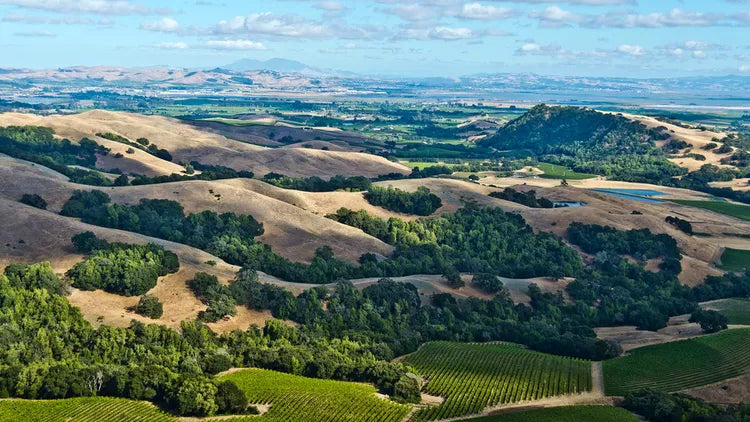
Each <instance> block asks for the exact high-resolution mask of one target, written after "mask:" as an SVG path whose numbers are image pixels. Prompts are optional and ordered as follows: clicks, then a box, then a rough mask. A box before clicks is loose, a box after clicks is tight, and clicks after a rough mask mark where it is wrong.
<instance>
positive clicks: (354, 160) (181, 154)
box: [0, 110, 410, 177]
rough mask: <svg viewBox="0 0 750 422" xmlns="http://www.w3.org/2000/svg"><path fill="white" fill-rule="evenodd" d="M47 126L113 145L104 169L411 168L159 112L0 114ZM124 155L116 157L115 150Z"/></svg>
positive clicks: (292, 171) (318, 171)
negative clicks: (260, 141) (152, 150)
mask: <svg viewBox="0 0 750 422" xmlns="http://www.w3.org/2000/svg"><path fill="white" fill-rule="evenodd" d="M10 125H36V126H47V127H51V128H52V129H54V130H55V132H56V134H57V135H59V136H61V137H65V138H68V139H70V140H72V141H78V140H79V139H81V138H83V137H88V138H90V139H94V140H96V141H97V142H99V143H100V144H102V145H105V146H106V147H108V148H111V149H112V153H111V154H110V155H109V156H107V157H103V158H102V159H101V160H100V161H99V162H98V163H97V166H98V167H100V168H102V169H111V168H119V169H120V170H122V171H123V172H125V173H130V172H134V173H141V174H146V175H150V176H153V175H164V174H171V173H179V172H180V171H181V170H183V168H182V167H181V166H180V165H178V164H175V163H177V162H184V163H188V162H190V161H198V162H200V163H203V164H215V165H223V166H227V167H231V168H234V169H235V170H249V171H252V172H254V173H255V174H256V175H258V176H262V175H264V174H266V173H268V172H272V171H273V172H277V173H283V174H286V175H289V176H320V177H330V176H335V175H337V174H341V175H344V176H358V175H362V176H367V177H374V176H377V175H380V174H386V173H392V172H397V173H404V174H406V173H408V172H409V171H410V170H409V169H408V168H407V167H405V166H403V165H401V164H398V163H393V162H391V161H388V160H386V159H385V158H383V157H379V156H375V155H371V154H364V153H358V152H341V151H321V150H315V149H308V148H264V147H260V146H257V145H252V144H248V143H244V142H239V141H235V140H232V139H228V138H225V137H223V136H220V135H217V134H213V133H209V132H205V131H202V130H200V129H198V128H196V127H194V126H192V125H189V124H187V123H183V122H181V121H180V120H178V119H173V118H168V117H162V116H144V115H140V114H133V113H125V112H114V111H104V110H93V111H88V112H85V113H80V114H70V115H51V116H38V115H33V114H21V113H3V114H0V126H10ZM97 133H114V134H117V135H120V136H124V137H125V138H128V139H130V140H133V141H134V140H135V139H137V138H141V137H143V138H147V139H148V140H149V141H151V142H152V143H154V144H156V145H158V146H159V148H164V149H166V150H168V151H169V152H170V153H171V154H172V156H173V158H174V163H171V162H168V161H164V160H161V159H159V158H156V157H154V156H151V155H150V154H147V153H145V152H143V151H140V150H137V149H136V151H135V153H133V154H126V153H125V150H127V149H128V146H127V145H124V144H120V143H117V142H113V141H109V140H107V139H103V138H100V137H97V136H96V134H97ZM118 152H119V153H122V154H123V155H124V156H123V157H122V158H114V154H115V153H118Z"/></svg>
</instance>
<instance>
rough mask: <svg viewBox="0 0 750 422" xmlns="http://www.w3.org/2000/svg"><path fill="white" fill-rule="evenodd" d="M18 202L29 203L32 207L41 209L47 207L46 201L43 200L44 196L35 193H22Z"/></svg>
mask: <svg viewBox="0 0 750 422" xmlns="http://www.w3.org/2000/svg"><path fill="white" fill-rule="evenodd" d="M18 202H20V203H22V204H26V205H31V206H32V207H35V208H39V209H41V210H46V209H47V201H45V200H44V198H42V197H41V196H39V195H37V194H35V193H24V194H23V196H21V199H20V200H19V201H18Z"/></svg>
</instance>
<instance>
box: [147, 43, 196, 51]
mask: <svg viewBox="0 0 750 422" xmlns="http://www.w3.org/2000/svg"><path fill="white" fill-rule="evenodd" d="M154 47H156V48H162V49H164V50H185V49H186V48H188V47H189V46H188V45H187V44H186V43H184V42H182V41H180V42H162V43H159V44H156V45H155V46H154Z"/></svg>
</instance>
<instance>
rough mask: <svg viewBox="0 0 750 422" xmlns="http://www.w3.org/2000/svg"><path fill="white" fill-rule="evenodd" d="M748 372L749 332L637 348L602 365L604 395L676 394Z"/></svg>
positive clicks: (736, 331) (725, 333)
mask: <svg viewBox="0 0 750 422" xmlns="http://www.w3.org/2000/svg"><path fill="white" fill-rule="evenodd" d="M748 368H750V329H746V328H745V329H734V330H727V331H723V332H721V333H718V334H714V335H710V336H704V337H697V338H693V339H689V340H682V341H675V342H671V343H664V344H658V345H653V346H646V347H640V348H638V349H633V350H631V351H630V354H629V355H628V356H624V357H621V358H617V359H612V360H607V361H604V362H603V370H604V388H605V392H606V394H607V395H615V396H617V395H623V394H625V393H627V392H630V391H635V390H638V389H640V388H653V389H657V390H660V391H667V392H669V391H679V390H683V389H686V388H692V387H698V386H701V385H706V384H711V383H713V382H717V381H721V380H724V379H727V378H731V377H735V376H738V375H742V374H743V373H744V372H745V371H747V370H748Z"/></svg>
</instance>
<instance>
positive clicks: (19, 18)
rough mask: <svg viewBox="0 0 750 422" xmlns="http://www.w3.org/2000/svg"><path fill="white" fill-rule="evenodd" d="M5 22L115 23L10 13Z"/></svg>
mask: <svg viewBox="0 0 750 422" xmlns="http://www.w3.org/2000/svg"><path fill="white" fill-rule="evenodd" d="M2 21H3V22H14V23H26V24H46V25H112V24H113V23H114V22H113V21H112V19H109V18H105V17H102V18H98V19H92V18H87V17H82V16H69V15H66V16H62V17H58V18H53V17H48V16H38V15H29V14H24V13H9V14H7V15H5V16H3V19H2Z"/></svg>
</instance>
